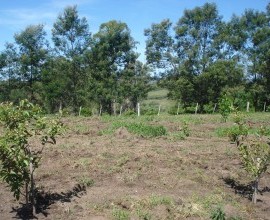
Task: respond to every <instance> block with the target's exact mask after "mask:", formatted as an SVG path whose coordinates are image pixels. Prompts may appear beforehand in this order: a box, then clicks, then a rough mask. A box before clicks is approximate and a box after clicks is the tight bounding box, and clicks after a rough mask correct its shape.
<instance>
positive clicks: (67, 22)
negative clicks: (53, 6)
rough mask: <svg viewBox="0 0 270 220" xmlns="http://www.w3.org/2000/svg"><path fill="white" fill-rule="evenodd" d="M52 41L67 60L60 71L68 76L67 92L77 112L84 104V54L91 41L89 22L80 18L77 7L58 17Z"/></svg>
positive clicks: (60, 55) (68, 8)
mask: <svg viewBox="0 0 270 220" xmlns="http://www.w3.org/2000/svg"><path fill="white" fill-rule="evenodd" d="M52 40H53V42H54V46H55V50H56V52H57V54H58V56H59V57H63V58H65V64H64V63H62V64H61V65H62V67H63V68H62V69H60V70H59V71H61V73H60V72H59V74H60V75H62V74H67V78H68V83H67V84H66V86H67V88H66V89H65V91H66V92H68V96H69V98H68V99H70V102H71V104H72V107H73V108H74V110H76V109H77V108H78V107H79V106H80V105H81V104H83V97H82V96H83V91H84V89H85V87H86V84H85V83H86V82H87V80H86V79H87V77H86V71H85V63H84V54H85V52H86V50H88V49H89V47H90V41H91V33H90V31H89V25H88V22H87V20H86V18H85V17H82V18H80V17H79V14H78V10H77V7H76V6H69V7H66V8H65V9H64V11H63V13H61V14H60V15H59V16H58V18H57V20H56V21H55V23H54V25H53V29H52ZM56 60H58V59H56ZM61 62H63V60H62V61H61ZM64 66H65V67H64ZM52 83H53V79H52ZM63 104H68V102H67V103H63Z"/></svg>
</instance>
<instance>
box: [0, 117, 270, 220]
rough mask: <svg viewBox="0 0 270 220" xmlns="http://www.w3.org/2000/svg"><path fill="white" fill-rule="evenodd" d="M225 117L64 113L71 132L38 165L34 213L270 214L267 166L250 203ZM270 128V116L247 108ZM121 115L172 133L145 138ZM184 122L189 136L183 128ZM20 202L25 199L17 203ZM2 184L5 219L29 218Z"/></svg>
mask: <svg viewBox="0 0 270 220" xmlns="http://www.w3.org/2000/svg"><path fill="white" fill-rule="evenodd" d="M220 117H221V116H220V115H179V116H142V117H140V118H137V117H136V116H133V117H108V116H106V117H101V118H99V117H66V118H63V122H64V124H65V125H66V127H67V130H66V132H65V133H64V134H63V135H62V136H59V137H58V138H57V144H56V145H50V146H47V147H46V149H45V150H44V153H43V158H42V161H41V166H40V168H38V169H37V171H36V184H37V186H38V188H39V193H38V209H37V210H38V213H37V214H35V216H34V218H36V219H52V220H55V219H78V220H84V219H85V220H88V219H97V220H105V219H123V220H124V219H154V220H155V219H210V216H211V213H212V212H213V211H214V210H217V208H218V207H221V208H222V210H224V212H225V214H226V217H227V219H230V218H231V219H233V218H232V217H234V219H243V220H244V219H270V172H269V170H268V171H267V172H266V173H265V174H264V175H263V177H262V179H261V181H260V184H259V189H260V195H259V201H258V203H257V204H256V205H254V204H252V202H251V200H250V198H251V194H252V187H251V181H252V178H251V177H250V176H249V175H248V173H247V172H246V171H245V170H244V169H243V167H242V164H241V161H240V158H239V153H238V150H237V148H236V146H235V144H234V143H230V141H229V140H228V137H226V135H224V134H222V128H223V127H229V126H231V125H232V124H233V122H232V121H231V120H229V122H227V123H222V122H221V121H220ZM248 120H249V122H250V123H251V124H252V126H254V127H256V126H260V125H261V124H264V125H266V126H270V120H269V114H268V113H264V114H263V113H261V114H249V115H248ZM117 121H125V122H130V123H134V122H139V121H140V122H142V123H145V124H149V125H163V126H164V127H165V128H166V129H167V135H164V136H160V137H143V136H142V135H137V134H133V133H131V132H129V131H128V129H127V128H125V127H120V128H115V129H114V128H113V127H112V125H113V123H115V122H117ZM184 121H185V122H186V126H188V130H189V133H190V135H189V136H188V137H184V136H183V134H182V131H183V126H184ZM20 202H21V203H23V198H22V200H21V201H20ZM21 203H19V202H18V201H16V200H14V198H13V196H12V193H11V192H10V191H9V189H8V188H7V187H6V185H5V183H3V182H2V183H0V219H1V220H9V219H14V218H15V219H29V216H27V214H26V213H25V212H24V209H23V208H22V207H23V206H22V204H21Z"/></svg>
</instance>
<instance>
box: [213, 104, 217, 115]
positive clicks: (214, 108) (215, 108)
mask: <svg viewBox="0 0 270 220" xmlns="http://www.w3.org/2000/svg"><path fill="white" fill-rule="evenodd" d="M216 108H217V103H215V106H214V109H213V114H214V113H215V111H216Z"/></svg>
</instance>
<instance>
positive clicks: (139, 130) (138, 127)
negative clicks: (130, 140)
mask: <svg viewBox="0 0 270 220" xmlns="http://www.w3.org/2000/svg"><path fill="white" fill-rule="evenodd" d="M121 127H125V128H127V130H128V131H129V132H131V133H134V134H137V135H141V136H143V137H159V136H163V135H167V130H166V128H165V127H164V126H162V125H159V126H154V125H147V124H144V123H134V122H114V123H113V124H112V127H111V128H110V129H109V130H107V131H103V133H112V132H114V131H115V130H116V129H118V128H121Z"/></svg>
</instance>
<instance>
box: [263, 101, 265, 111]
mask: <svg viewBox="0 0 270 220" xmlns="http://www.w3.org/2000/svg"><path fill="white" fill-rule="evenodd" d="M263 111H264V112H266V102H264V105H263Z"/></svg>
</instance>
